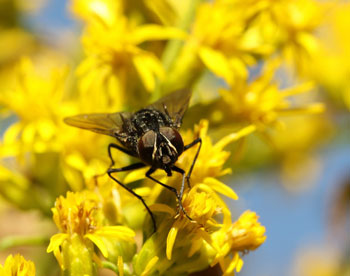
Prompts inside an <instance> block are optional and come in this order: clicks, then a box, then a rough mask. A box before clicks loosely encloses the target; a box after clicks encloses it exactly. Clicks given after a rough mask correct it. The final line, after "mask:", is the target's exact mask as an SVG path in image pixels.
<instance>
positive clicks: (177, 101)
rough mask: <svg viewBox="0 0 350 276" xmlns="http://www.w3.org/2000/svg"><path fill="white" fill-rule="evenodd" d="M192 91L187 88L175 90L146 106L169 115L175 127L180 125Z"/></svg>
mask: <svg viewBox="0 0 350 276" xmlns="http://www.w3.org/2000/svg"><path fill="white" fill-rule="evenodd" d="M191 95H192V92H191V91H190V90H188V89H183V90H177V91H175V92H172V93H170V94H168V95H166V96H164V97H163V98H161V99H159V100H158V101H156V102H155V103H153V104H151V105H149V106H147V107H146V108H149V109H156V110H159V111H161V112H162V113H165V114H167V115H168V116H170V118H171V120H172V121H173V123H174V126H175V127H176V128H179V127H180V126H181V122H182V117H183V116H184V114H185V112H186V110H187V108H188V104H189V103H190V99H191Z"/></svg>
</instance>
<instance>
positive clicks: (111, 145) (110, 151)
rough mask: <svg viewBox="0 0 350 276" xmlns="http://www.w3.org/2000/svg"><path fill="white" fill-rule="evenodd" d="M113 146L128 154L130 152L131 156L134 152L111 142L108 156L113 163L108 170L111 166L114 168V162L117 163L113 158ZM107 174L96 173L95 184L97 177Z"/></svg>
mask: <svg viewBox="0 0 350 276" xmlns="http://www.w3.org/2000/svg"><path fill="white" fill-rule="evenodd" d="M112 148H114V149H118V150H120V151H121V152H124V153H126V154H128V155H130V156H133V154H132V152H131V151H129V150H127V149H124V148H123V147H121V146H119V145H117V144H114V143H110V144H109V145H108V157H109V159H110V160H111V164H110V165H109V167H108V169H107V172H108V170H109V169H110V168H112V167H113V166H114V164H115V162H114V160H113V157H112ZM104 175H105V173H101V174H96V175H94V181H95V185H96V186H97V183H98V182H97V179H98V178H99V177H101V176H104Z"/></svg>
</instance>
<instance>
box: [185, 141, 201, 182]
mask: <svg viewBox="0 0 350 276" xmlns="http://www.w3.org/2000/svg"><path fill="white" fill-rule="evenodd" d="M198 143H199V147H198V149H197V152H196V155H195V156H194V158H193V161H192V165H191V168H190V170H189V171H188V173H187V175H186V180H187V185H188V188H191V185H190V177H191V174H192V171H193V167H194V164H195V163H196V161H197V158H198V155H199V152H200V150H201V147H202V139H201V138H200V137H199V138H197V139H196V140H194V141H193V142H192V143H190V144H188V145H186V146H184V151H185V150H188V149H189V148H192V147H193V146H194V145H196V144H198Z"/></svg>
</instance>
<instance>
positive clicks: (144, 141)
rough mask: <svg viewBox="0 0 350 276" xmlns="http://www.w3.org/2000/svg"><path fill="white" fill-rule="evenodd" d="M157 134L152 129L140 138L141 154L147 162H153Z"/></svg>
mask: <svg viewBox="0 0 350 276" xmlns="http://www.w3.org/2000/svg"><path fill="white" fill-rule="evenodd" d="M156 136H157V134H156V133H155V132H154V131H153V130H150V131H148V132H146V133H145V134H144V135H143V136H142V137H141V138H140V139H139V142H138V144H137V148H138V151H139V156H140V158H141V160H142V161H144V162H145V163H147V164H152V160H153V158H152V157H153V155H154V146H155V143H156Z"/></svg>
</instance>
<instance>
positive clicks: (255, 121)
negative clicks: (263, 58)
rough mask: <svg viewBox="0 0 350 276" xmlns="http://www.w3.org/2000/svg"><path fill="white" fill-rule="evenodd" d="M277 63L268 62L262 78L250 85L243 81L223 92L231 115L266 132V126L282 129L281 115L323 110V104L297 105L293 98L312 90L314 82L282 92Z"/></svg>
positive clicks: (222, 94)
mask: <svg viewBox="0 0 350 276" xmlns="http://www.w3.org/2000/svg"><path fill="white" fill-rule="evenodd" d="M275 67H276V63H268V64H267V65H266V67H265V69H264V70H263V72H262V74H261V76H260V77H258V78H256V79H255V80H253V81H252V82H251V83H248V82H247V81H242V82H240V83H239V84H237V85H235V86H232V87H231V89H230V90H225V89H222V90H220V94H221V96H222V98H223V101H224V102H225V103H226V104H227V105H228V106H229V110H230V111H231V116H232V117H233V118H236V119H237V120H239V121H242V122H246V123H248V124H252V125H254V126H256V127H257V128H258V129H260V130H264V129H265V127H266V126H281V122H280V121H279V120H278V119H279V117H281V116H286V115H298V114H313V113H320V112H322V111H323V110H324V106H323V104H321V103H311V104H309V105H305V106H302V107H300V106H295V104H292V101H291V100H288V98H289V97H290V96H294V95H298V94H301V93H305V92H308V91H310V90H311V89H312V88H313V85H312V84H311V83H304V84H302V85H298V86H295V87H291V88H286V89H283V90H280V89H279V88H278V84H277V83H276V82H275V81H273V76H274V74H275Z"/></svg>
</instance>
